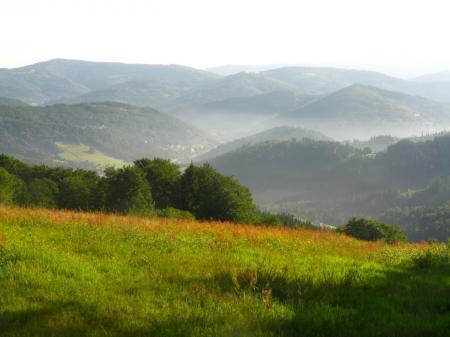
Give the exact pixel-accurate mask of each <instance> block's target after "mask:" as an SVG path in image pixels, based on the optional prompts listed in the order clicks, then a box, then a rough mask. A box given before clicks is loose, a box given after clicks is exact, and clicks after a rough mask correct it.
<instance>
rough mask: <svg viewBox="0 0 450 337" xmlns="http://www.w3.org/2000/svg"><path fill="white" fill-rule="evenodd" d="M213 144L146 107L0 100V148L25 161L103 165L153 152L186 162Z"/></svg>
mask: <svg viewBox="0 0 450 337" xmlns="http://www.w3.org/2000/svg"><path fill="white" fill-rule="evenodd" d="M214 144H215V143H214V142H213V141H212V140H211V138H210V137H209V136H208V135H207V134H205V133H203V132H202V131H200V130H198V129H196V128H194V127H192V126H190V125H188V124H187V123H185V122H182V121H180V120H178V119H176V118H174V117H171V116H169V115H167V114H165V113H162V112H159V111H156V110H154V109H151V108H138V107H134V106H131V105H126V104H121V103H108V102H105V103H83V104H75V105H64V104H58V105H52V106H45V107H31V106H20V105H16V106H12V105H9V106H1V105H0V152H4V153H7V154H10V155H13V156H16V157H18V158H20V159H23V160H26V161H27V162H34V163H36V162H43V163H47V164H61V163H62V164H64V163H70V164H74V165H78V166H79V165H83V164H89V165H91V166H92V165H94V166H96V165H100V166H107V165H111V164H116V163H118V162H120V161H125V162H130V161H133V160H134V159H136V158H140V157H154V156H159V157H165V158H171V159H175V160H179V161H187V160H189V159H190V158H191V157H192V156H193V155H195V154H196V153H198V152H202V151H206V150H207V149H209V148H211V147H212V146H213V145H214Z"/></svg>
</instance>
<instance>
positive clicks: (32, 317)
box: [0, 263, 450, 337]
mask: <svg viewBox="0 0 450 337" xmlns="http://www.w3.org/2000/svg"><path fill="white" fill-rule="evenodd" d="M360 273H361V270H358V269H357V268H355V269H354V270H353V269H350V270H349V271H348V272H347V274H346V275H345V276H344V277H343V278H339V280H338V281H336V280H335V279H333V278H330V279H323V280H321V281H313V279H312V278H310V277H308V276H305V277H301V278H300V277H292V276H290V275H289V273H288V272H287V270H280V271H268V270H263V269H260V270H246V271H240V272H236V273H223V274H219V275H215V276H214V277H205V278H198V279H181V278H179V279H172V280H170V282H173V283H174V284H177V286H180V285H181V286H182V287H187V289H193V288H195V287H197V286H198V285H199V284H201V285H202V286H203V288H204V289H206V291H207V292H209V291H211V290H215V291H218V292H219V293H221V294H222V295H230V294H231V295H234V296H247V297H248V296H251V297H252V298H253V299H254V300H256V301H257V302H258V301H260V306H261V307H263V308H265V309H264V310H267V311H268V312H269V311H270V310H272V308H273V307H275V304H277V305H278V306H279V305H283V306H285V307H287V308H289V309H290V310H291V311H292V312H293V313H294V314H293V315H292V316H289V317H286V318H285V319H284V318H283V320H282V321H280V320H278V321H276V320H273V319H269V318H268V317H270V315H263V316H258V314H254V315H250V317H253V318H252V319H253V321H251V320H244V321H243V322H242V326H239V324H238V323H236V324H234V325H233V324H231V326H236V328H235V329H234V330H233V329H231V330H232V331H227V332H226V333H224V332H223V331H224V330H225V329H224V330H222V329H221V326H222V324H223V322H222V321H221V318H220V317H208V314H204V315H203V314H202V315H201V316H195V315H191V316H189V317H184V318H182V317H171V316H170V315H169V316H168V317H167V318H162V317H161V318H160V319H158V320H155V321H152V320H151V318H149V320H148V322H146V324H145V325H144V326H139V327H135V328H133V327H130V326H131V324H128V325H127V326H124V324H127V322H123V321H121V320H119V319H118V318H117V317H115V316H114V315H113V314H111V313H109V314H108V311H107V310H106V312H105V311H102V310H100V309H98V308H96V307H95V306H93V307H89V306H86V305H82V304H79V303H76V302H64V303H58V302H56V303H47V304H45V305H41V306H40V307H39V308H37V309H32V310H26V311H18V312H3V313H2V312H1V311H0V336H2V337H3V336H8V337H9V336H46V337H47V336H48V337H50V336H66V337H67V336H69V337H72V336H74V337H75V336H77V337H85V336H121V337H135V336H151V337H159V336H161V337H163V336H164V337H178V336H180V337H190V336H254V335H257V334H256V333H255V331H256V329H255V327H257V328H258V329H259V330H258V331H262V333H261V334H260V335H263V336H265V335H267V336H287V337H294V336H311V337H313V336H317V337H328V336H330V337H341V336H342V337H353V336H354V337H365V336H370V337H372V336H374V337H375V336H387V337H397V336H398V337H403V336H405V337H421V336H424V337H425V336H433V337H448V336H449V333H448V332H449V331H450V288H449V285H448V279H449V277H450V268H449V265H448V263H440V264H433V265H431V266H426V267H425V268H424V267H423V266H421V267H418V266H415V267H409V268H406V267H404V268H396V269H392V270H391V271H386V272H385V273H384V274H380V275H379V276H377V277H371V278H368V277H364V275H361V274H360ZM219 299H220V297H219V298H218V300H219ZM206 317H208V318H206ZM229 330H230V329H229Z"/></svg>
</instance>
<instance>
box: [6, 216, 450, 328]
mask: <svg viewBox="0 0 450 337" xmlns="http://www.w3.org/2000/svg"><path fill="white" fill-rule="evenodd" d="M0 247H1V248H0V282H1V286H0V335H1V336H408V337H410V336H447V335H448V331H449V328H450V314H449V313H450V302H449V296H448V295H449V294H450V293H449V291H450V275H449V266H448V252H447V247H446V246H445V245H428V244H424V243H423V244H398V245H395V246H392V245H387V244H385V243H383V242H375V243H368V242H363V241H358V240H355V239H352V238H349V237H346V236H344V235H341V234H336V233H332V232H326V231H313V230H290V229H285V228H266V227H255V226H249V225H235V224H230V223H220V222H197V221H190V220H171V219H162V218H151V219H144V218H134V217H121V216H114V215H106V214H100V213H76V212H66V211H50V210H40V209H20V208H6V207H0Z"/></svg>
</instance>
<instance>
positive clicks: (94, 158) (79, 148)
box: [55, 142, 126, 167]
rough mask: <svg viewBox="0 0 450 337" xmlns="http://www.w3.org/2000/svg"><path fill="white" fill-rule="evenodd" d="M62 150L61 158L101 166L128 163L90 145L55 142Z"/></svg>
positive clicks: (115, 165) (120, 165)
mask: <svg viewBox="0 0 450 337" xmlns="http://www.w3.org/2000/svg"><path fill="white" fill-rule="evenodd" d="M55 145H56V146H57V147H58V149H59V150H61V151H62V152H60V153H59V154H58V156H59V158H61V159H62V160H67V161H71V162H89V163H91V164H94V165H99V166H114V167H122V166H124V165H125V164H126V163H125V162H124V161H122V160H120V159H117V158H113V157H110V156H107V155H105V154H104V153H102V152H100V151H97V150H93V149H91V148H90V147H89V146H88V145H84V144H78V145H76V144H65V143H61V142H55Z"/></svg>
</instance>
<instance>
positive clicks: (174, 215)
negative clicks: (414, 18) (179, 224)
mask: <svg viewBox="0 0 450 337" xmlns="http://www.w3.org/2000/svg"><path fill="white" fill-rule="evenodd" d="M156 215H158V216H159V217H162V218H170V219H188V220H194V219H195V217H194V215H193V214H192V213H191V212H188V211H183V210H181V209H178V208H173V207H167V208H163V209H159V210H157V211H156Z"/></svg>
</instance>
